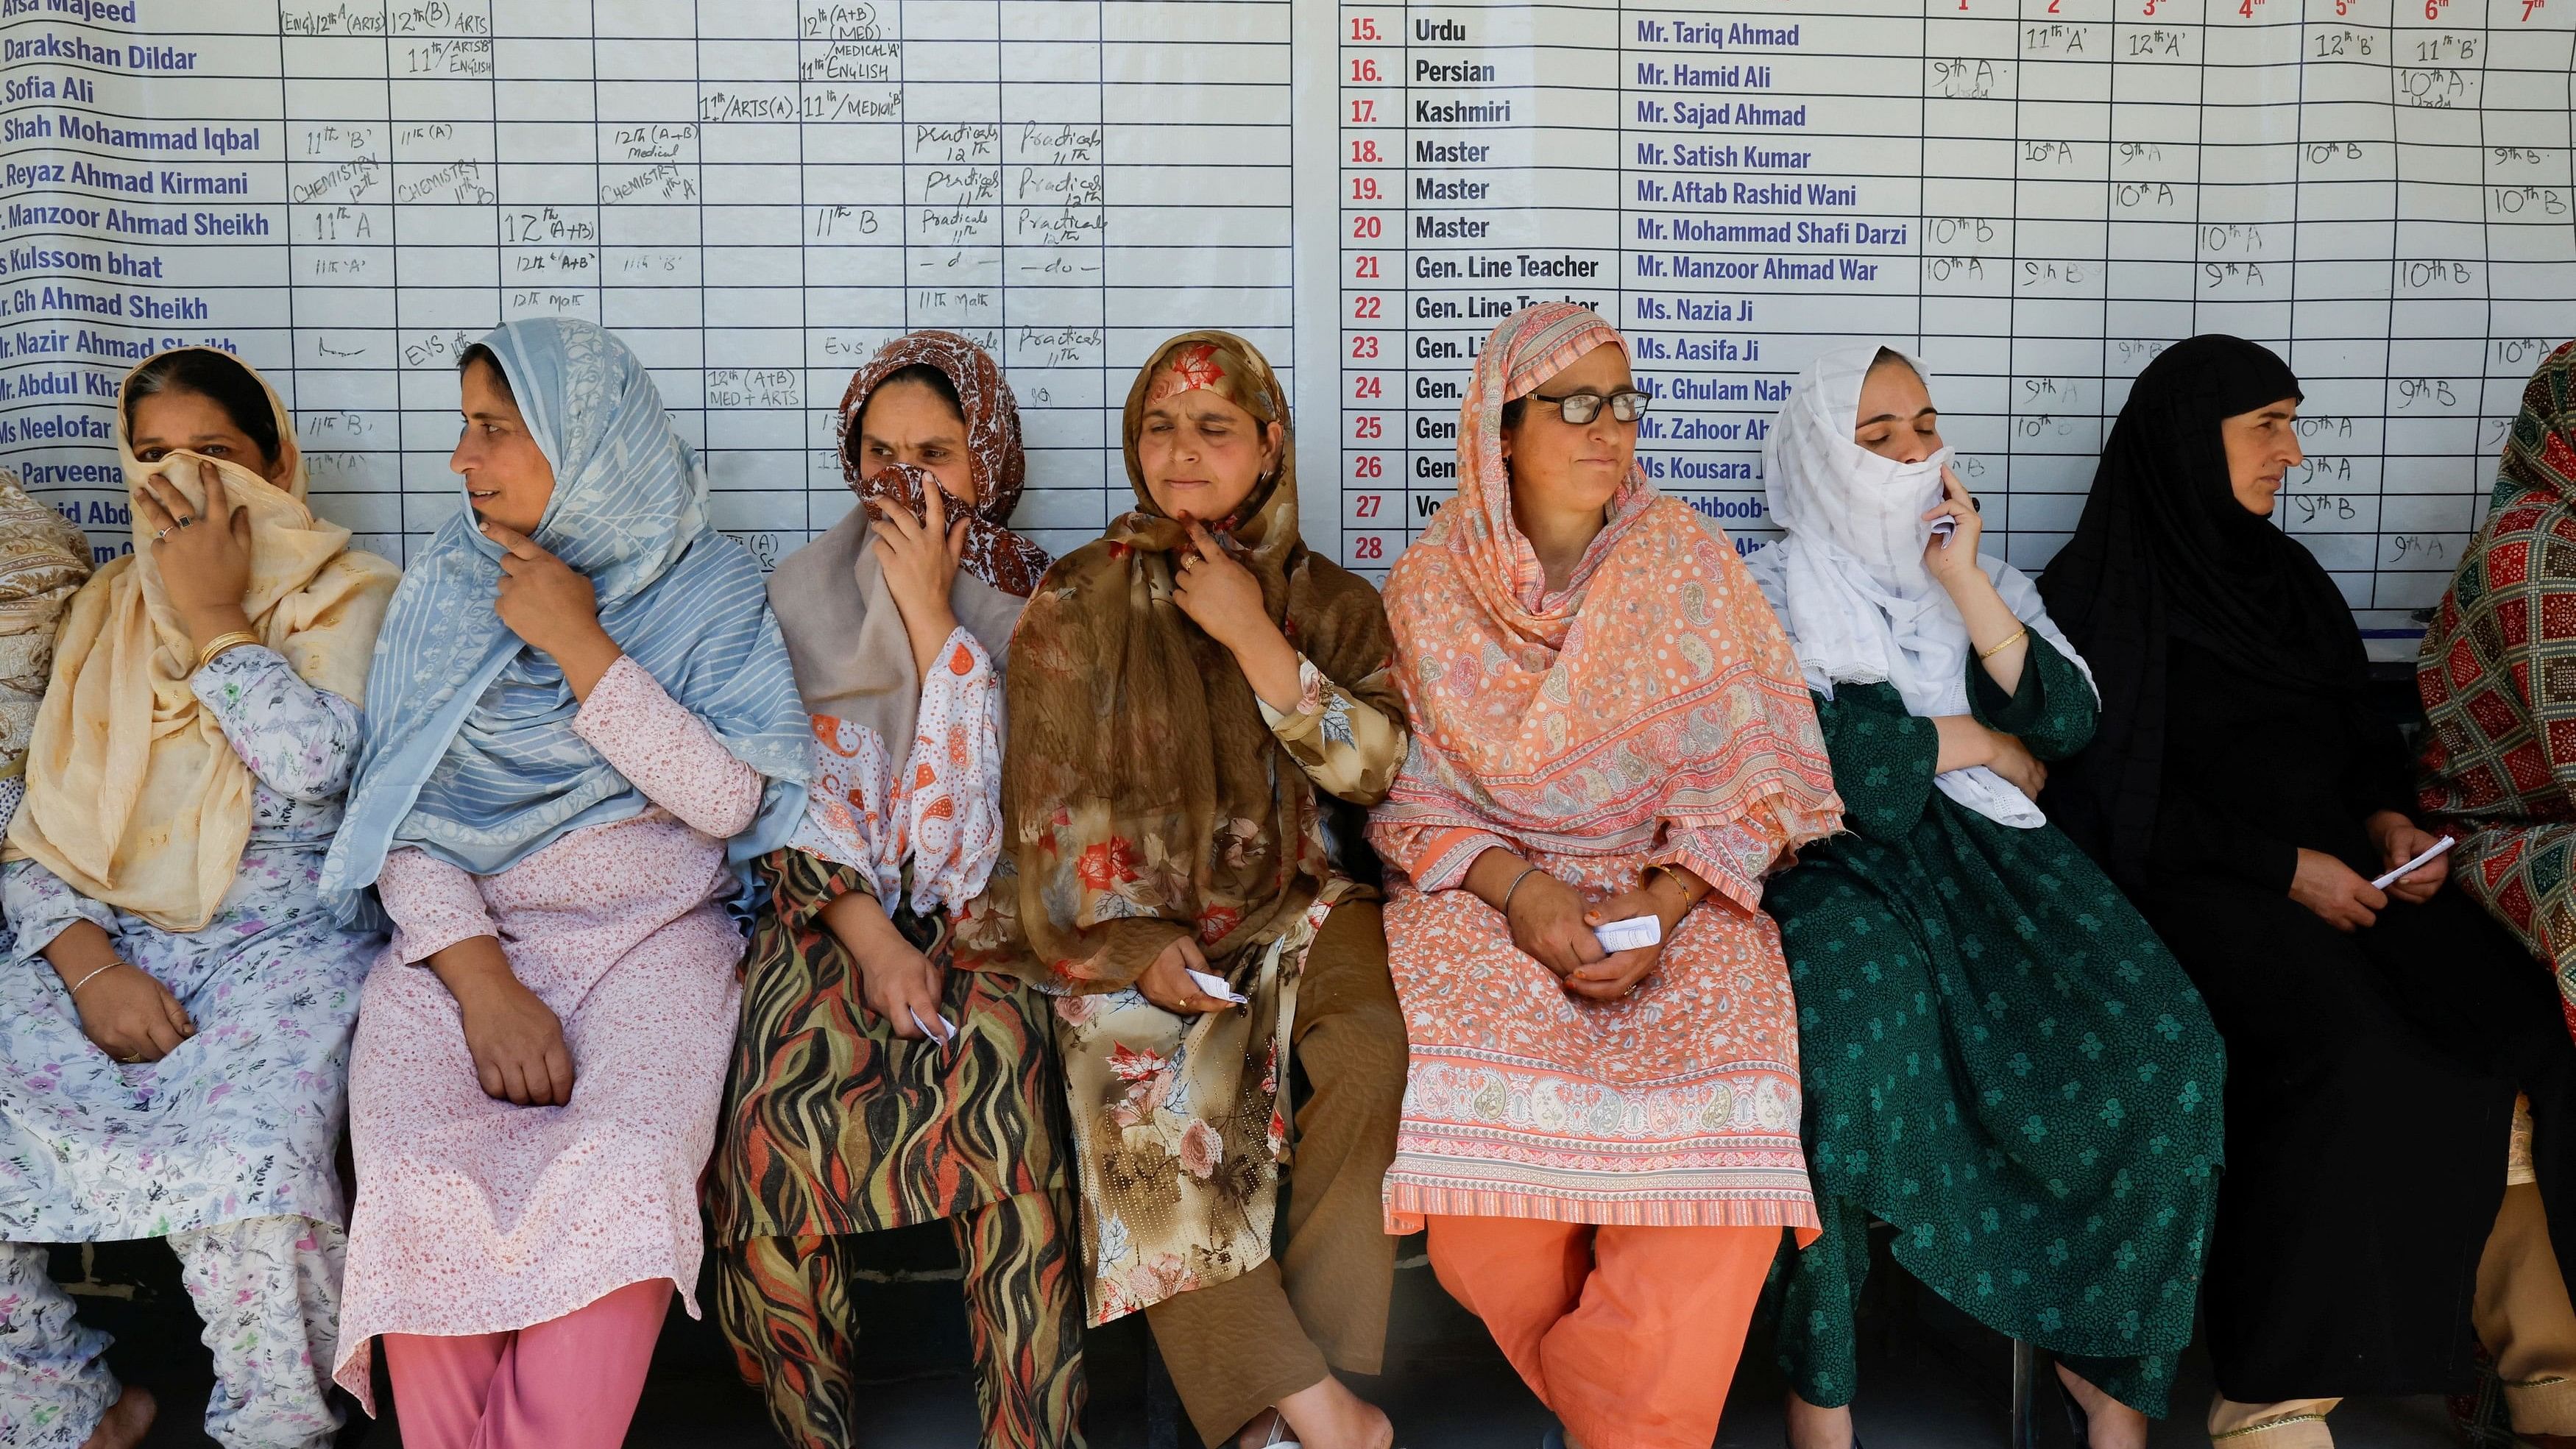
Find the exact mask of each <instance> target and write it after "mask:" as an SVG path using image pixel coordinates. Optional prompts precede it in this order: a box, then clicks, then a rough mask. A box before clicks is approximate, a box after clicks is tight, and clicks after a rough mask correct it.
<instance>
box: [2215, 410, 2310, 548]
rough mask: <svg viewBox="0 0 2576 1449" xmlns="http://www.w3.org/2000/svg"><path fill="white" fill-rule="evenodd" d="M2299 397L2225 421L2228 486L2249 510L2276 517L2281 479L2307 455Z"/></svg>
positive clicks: (2222, 424)
mask: <svg viewBox="0 0 2576 1449" xmlns="http://www.w3.org/2000/svg"><path fill="white" fill-rule="evenodd" d="M2298 420H2299V400H2298V399H2297V398H2294V397H2285V398H2283V399H2281V400H2280V401H2279V402H2276V403H2271V404H2268V405H2266V406H2263V407H2259V408H2256V409H2255V410H2254V411H2252V412H2250V413H2238V414H2237V415H2236V416H2234V417H2232V418H2227V419H2224V420H2222V421H2221V422H2220V423H2219V425H2218V436H2219V438H2220V440H2221V441H2223V442H2225V443H2226V444H2227V486H2228V488H2229V489H2230V490H2232V491H2233V492H2234V493H2235V494H2236V501H2237V502H2238V503H2240V504H2242V505H2244V508H2245V511H2246V512H2248V513H2251V514H2254V515H2256V516H2257V517H2261V518H2269V517H2271V516H2272V505H2273V502H2274V500H2276V499H2277V498H2279V497H2280V494H2281V480H2282V479H2283V478H2285V477H2287V476H2288V475H2289V472H2290V470H2291V469H2292V468H2295V467H2297V466H2299V464H2300V463H2301V462H2303V461H2304V460H2305V459H2306V458H2307V454H2305V453H2302V452H2300V451H2299V426H2298Z"/></svg>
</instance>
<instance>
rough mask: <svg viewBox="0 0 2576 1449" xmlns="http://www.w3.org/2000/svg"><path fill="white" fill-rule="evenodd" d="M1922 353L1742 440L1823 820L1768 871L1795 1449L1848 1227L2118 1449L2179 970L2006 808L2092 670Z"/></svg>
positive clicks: (2165, 1298) (1845, 1330)
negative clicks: (1827, 795) (2031, 574)
mask: <svg viewBox="0 0 2576 1449" xmlns="http://www.w3.org/2000/svg"><path fill="white" fill-rule="evenodd" d="M1949 456H1950V453H1949V449H1948V448H1946V447H1944V446H1943V445H1942V441H1941V431H1940V415H1939V414H1938V413H1937V412H1936V411H1934V409H1933V407H1932V397H1931V393H1930V392H1929V390H1928V389H1927V388H1926V386H1925V384H1924V374H1923V372H1922V369H1921V367H1920V366H1919V365H1918V364H1916V363H1915V362H1913V361H1912V360H1911V359H1909V358H1907V357H1905V356H1904V355H1903V354H1901V353H1898V352H1895V351H1893V350H1891V349H1887V348H1881V347H1875V346H1864V347H1858V348H1852V349H1848V350H1845V351H1840V352H1832V353H1828V354H1826V355H1825V356H1824V357H1822V358H1819V359H1818V360H1817V362H1816V364H1815V365H1814V366H1813V367H1811V368H1810V369H1808V372H1807V374H1806V376H1805V377H1804V378H1802V379H1800V381H1799V383H1798V386H1797V388H1796V390H1795V391H1793V392H1792V393H1791V394H1790V397H1789V403H1788V406H1787V407H1786V408H1785V409H1783V410H1782V413H1781V416H1780V422H1779V425H1778V426H1777V427H1776V428H1774V429H1773V430H1772V433H1771V436H1770V438H1769V440H1768V441H1767V442H1766V443H1765V445H1764V448H1763V479H1764V481H1765V484H1766V486H1767V487H1768V489H1769V493H1770V506H1771V516H1772V518H1773V520H1774V521H1775V522H1777V523H1778V524H1779V526H1780V527H1781V528H1782V529H1783V530H1785V531H1786V533H1787V535H1788V536H1787V537H1786V538H1785V539H1783V540H1782V541H1781V542H1779V543H1777V544H1774V545H1772V546H1771V547H1770V548H1767V549H1765V550H1763V551H1762V552H1761V553H1759V554H1756V555H1754V557H1753V559H1752V560H1751V564H1752V569H1753V575H1754V577H1755V578H1756V579H1758V580H1760V581H1761V583H1762V586H1763V590H1764V592H1765V593H1767V594H1768V595H1769V596H1770V598H1771V601H1772V603H1773V605H1774V606H1775V607H1777V608H1778V609H1779V611H1780V616H1781V618H1782V619H1783V620H1784V621H1785V622H1786V623H1787V625H1788V628H1789V634H1790V638H1791V639H1792V640H1793V641H1794V647H1795V648H1796V650H1797V654H1798V664H1799V667H1800V668H1801V669H1802V670H1803V672H1804V673H1805V675H1806V681H1807V685H1808V687H1809V688H1811V689H1813V690H1814V691H1815V693H1816V698H1817V701H1818V702H1817V705H1816V712H1817V714H1818V716H1819V717H1820V718H1821V719H1822V720H1823V722H1824V730H1825V739H1826V742H1827V743H1828V744H1829V745H1830V746H1831V748H1832V750H1833V758H1834V777H1835V779H1836V781H1837V782H1838V783H1839V784H1840V785H1841V787H1842V790H1843V800H1844V804H1845V805H1846V806H1847V807H1848V809H1849V812H1850V813H1849V815H1848V817H1847V819H1848V821H1849V823H1850V826H1851V832H1850V833H1849V834H1847V835H1842V836H1838V837H1836V838H1835V839H1833V840H1830V841H1827V842H1825V843H1824V844H1821V845H1819V846H1817V847H1815V848H1814V849H1812V850H1810V851H1808V852H1806V854H1805V856H1804V858H1803V859H1801V861H1800V862H1799V864H1798V867H1797V868H1796V869H1794V870H1790V871H1787V872H1784V873H1783V874H1781V875H1780V876H1779V877H1778V878H1777V879H1776V880H1774V881H1773V882H1772V885H1771V895H1770V905H1771V909H1772V912H1773V914H1775V915H1776V916H1777V917H1778V918H1779V921H1780V930H1781V933H1782V936H1783V938H1784V939H1785V942H1786V944H1787V948H1788V954H1789V972H1790V978H1791V979H1792V980H1793V981H1794V982H1795V983H1796V985H1797V992H1798V1033H1799V1039H1800V1041H1801V1043H1802V1044H1803V1045H1804V1047H1805V1048H1806V1062H1807V1066H1806V1082H1805V1084H1806V1126H1805V1137H1806V1146H1807V1162H1808V1167H1809V1170H1810V1171H1811V1172H1812V1173H1813V1174H1814V1178H1815V1188H1816V1198H1817V1202H1818V1205H1819V1207H1820V1208H1821V1210H1822V1213H1823V1216H1824V1229H1825V1232H1824V1237H1823V1238H1822V1239H1820V1240H1819V1241H1817V1242H1815V1243H1813V1244H1811V1245H1809V1246H1808V1247H1807V1248H1806V1249H1805V1250H1804V1251H1803V1252H1800V1253H1798V1254H1796V1255H1795V1257H1794V1259H1793V1260H1792V1261H1791V1262H1790V1263H1789V1264H1788V1265H1787V1267H1788V1271H1787V1273H1786V1274H1785V1275H1784V1277H1783V1280H1782V1284H1781V1288H1782V1304H1781V1308H1782V1311H1781V1312H1780V1314H1779V1339H1778V1343H1779V1352H1780V1363H1781V1367H1782V1369H1783V1370H1784V1371H1785V1372H1786V1373H1787V1374H1788V1376H1789V1384H1790V1390H1791V1392H1790V1399H1789V1415H1788V1418H1789V1439H1790V1443H1791V1444H1792V1445H1793V1446H1794V1449H1843V1446H1844V1445H1847V1444H1850V1443H1851V1442H1852V1422H1851V1410H1850V1407H1849V1406H1850V1404H1851V1402H1852V1396H1853V1394H1854V1392H1855V1390H1856V1388H1857V1384H1856V1382H1855V1373H1854V1368H1853V1357H1852V1309H1853V1304H1854V1301H1855V1300H1856V1299H1857V1298H1858V1296H1859V1293H1860V1287H1861V1283H1862V1281H1863V1279H1865V1278H1866V1277H1867V1275H1868V1273H1869V1237H1868V1234H1869V1225H1870V1222H1871V1220H1872V1219H1876V1220H1878V1221H1880V1222H1884V1223H1888V1224H1890V1225H1892V1226H1894V1227H1895V1229H1896V1243H1895V1251H1896V1259H1897V1261H1898V1262H1900V1263H1903V1264H1904V1265H1905V1267H1906V1269H1907V1271H1909V1272H1911V1273H1912V1274H1913V1275H1914V1276H1915V1277H1916V1278H1918V1279H1920V1280H1921V1281H1922V1282H1924V1283H1927V1284H1929V1285H1931V1287H1932V1289H1933V1291H1935V1292H1937V1293H1939V1294H1940V1295H1941V1296H1942V1297H1944V1298H1947V1299H1949V1300H1950V1301H1951V1302H1952V1303H1954V1304H1956V1305H1957V1306H1958V1307H1959V1308H1961V1309H1962V1310H1964V1311H1965V1312H1967V1313H1968V1314H1969V1315H1970V1316H1972V1317H1974V1318H1976V1319H1977V1320H1978V1321H1979V1322H1982V1323H1984V1324H1987V1325H1988V1326H1990V1327H1992V1328H1994V1329H1995V1330H1996V1331H1998V1332H2000V1333H2004V1334H2008V1335H2011V1336H2013V1337H2016V1338H2020V1339H2024V1340H2026V1341H2029V1342H2032V1343H2036V1344H2038V1345H2040V1346H2041V1347H2043V1348H2046V1349H2049V1350H2051V1351H2052V1352H2054V1353H2055V1354H2056V1355H2057V1359H2058V1368H2057V1374H2058V1380H2059V1383H2060V1386H2061V1389H2062V1391H2063V1392H2064V1393H2065V1394H2066V1395H2067V1396H2068V1397H2067V1400H2066V1402H2067V1404H2068V1405H2069V1407H2070V1411H2071V1412H2070V1417H2071V1418H2072V1419H2073V1421H2074V1423H2075V1430H2076V1438H2077V1441H2078V1442H2079V1443H2088V1442H2089V1443H2090V1444H2091V1445H2092V1446H2093V1449H2140V1446H2143V1445H2144V1444H2145V1443H2146V1433H2147V1424H2146V1417H2145V1416H2147V1415H2157V1416H2161V1415H2162V1414H2163V1413H2164V1410H2165V1396H2166V1391H2167V1390H2168V1389H2169V1388H2170V1387H2171V1386H2172V1381H2173V1368H2174V1356H2175V1355H2176V1354H2177V1353H2178V1352H2180V1351H2181V1349H2182V1347H2183V1345H2184V1344H2186V1343H2188V1342H2189V1341H2190V1339H2191V1327H2192V1301H2193V1297H2194V1293H2195V1290H2196V1289H2197V1288H2198V1286H2199V1282H2200V1264H2201V1252H2202V1246H2203V1244H2204V1242H2205V1240H2206V1238H2207V1235H2208V1229H2209V1221H2210V1212H2211V1206H2212V1203H2213V1202H2214V1201H2215V1194H2216V1190H2217V1183H2216V1181H2215V1179H2214V1174H2213V1172H2212V1169H2213V1168H2214V1167H2215V1166H2216V1165H2217V1163H2218V1159H2219V1146H2220V1140H2219V1139H2220V1118H2219V1101H2218V1098H2219V1084H2220V1078H2221V1076H2222V1074H2223V1073H2224V1070H2225V1063H2224V1060H2223V1058H2222V1056H2221V1050H2222V1049H2221V1047H2220V1044H2219V1040H2218V1035H2217V1032H2216V1030H2215V1028H2213V1027H2212V1026H2211V1025H2210V1021H2209V1013H2208V1011H2207V1010H2206V1009H2205V1008H2204V1007H2203V1006H2202V1005H2201V1001H2200V997H2199V996H2198V994H2196V993H2195V992H2194V991H2193V989H2192V985H2191V981H2190V979H2189V978H2188V977H2186V976H2185V975H2184V974H2183V971H2182V968H2181V967H2180V966H2179V965H2177V964H2176V963H2175V961H2174V959H2173V957H2172V956H2171V955H2170V954H2169V953H2167V952H2166V950H2165V948H2164V946H2163V945H2162V944H2161V943H2159V942H2158V941H2157V939H2156V935H2155V932H2154V931H2152V930H2150V929H2149V928H2148V926H2147V923H2146V921H2145V920H2144V919H2143V918H2141V917H2140V916H2139V914H2138V913H2137V911H2136V910H2135V909H2133V908H2132V907H2131V906H2130V905H2129V903H2128V902H2127V901H2126V900H2125V899H2123V898H2122V897H2121V895H2120V893H2119V892H2118V891H2117V890H2115V889H2113V888H2112V885H2111V882H2110V881H2109V879H2107V878H2106V877H2105V876H2104V875H2103V874H2102V872H2101V870H2100V869H2098V868H2097V867H2096V866H2095V865H2094V864H2093V862H2092V861H2091V860H2090V859H2089V858H2087V857H2086V856H2085V855H2083V854H2082V853H2081V852H2080V851H2078V850H2077V849H2076V848H2075V846H2074V843H2073V842H2071V841H2069V840H2068V839H2067V838H2066V837H2065V836H2064V835H2063V834H2061V833H2059V832H2058V830H2057V828H2056V827H2055V826H2052V825H2051V824H2049V823H2048V818H2047V817H2046V816H2045V815H2043V814H2041V813H2040V810H2039V807H2038V806H2037V805H2035V804H2033V803H2032V801H2033V800H2034V799H2036V798H2037V797H2038V795H2039V792H2040V786H2041V784H2042V782H2043V781H2045V780H2046V778H2047V774H2048V771H2047V767H2046V765H2044V764H2043V763H2042V761H2046V760H2054V759H2060V758H2063V757H2064V756H2066V755H2069V754H2072V753H2073V752H2074V751H2076V750H2078V749H2081V748H2082V747H2083V746H2084V743H2085V741H2087V740H2088V739H2090V738H2091V737H2092V734H2093V721H2094V715H2095V712H2096V708H2097V706H2096V702H2095V696H2094V692H2093V683H2092V679H2091V676H2090V675H2089V674H2088V673H2087V672H2086V669H2085V665H2084V661H2083V660H2081V659H2079V658H2077V657H2076V654H2075V649H2074V646H2072V645H2070V644H2068V643H2067V642H2066V638H2065V636H2064V635H2062V634H2060V633H2059V632H2058V630H2057V626H2056V625H2055V624H2053V623H2051V622H2050V621H2049V618H2048V611H2047V610H2046V609H2045V608H2043V607H2042V606H2041V604H2040V600H2039V594H2038V591H2037V590H2036V589H2035V588H2033V587H2032V585H2031V582H2030V580H2028V579H2026V578H2024V577H2023V576H2022V575H2021V574H2020V572H2018V571H2017V570H2015V569H2013V568H2012V567H2011V566H2009V565H2007V564H2005V563H2004V562H2003V561H2002V560H2000V559H1996V558H1989V557H1983V556H1981V555H1980V554H1979V553H1978V552H1977V544H1978V541H1979V538H1980V535H1981V533H1982V530H1981V528H1980V527H1979V520H1978V517H1977V511H1976V507H1975V503H1974V500H1972V499H1971V498H1970V497H1969V496H1968V493H1967V490H1966V489H1964V488H1962V487H1961V486H1960V484H1959V479H1958V477H1957V475H1956V474H1954V473H1953V472H1952V471H1951V470H1950V467H1949Z"/></svg>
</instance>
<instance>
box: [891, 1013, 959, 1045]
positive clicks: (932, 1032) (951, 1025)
mask: <svg viewBox="0 0 2576 1449" xmlns="http://www.w3.org/2000/svg"><path fill="white" fill-rule="evenodd" d="M903 1014H904V1015H906V1016H908V1017H911V1018H912V1024H913V1026H914V1028H915V1029H916V1030H918V1031H919V1032H920V1033H921V1034H922V1035H923V1036H926V1037H928V1038H930V1039H931V1040H932V1041H935V1042H937V1043H939V1044H940V1045H941V1046H946V1045H948V1044H949V1043H950V1042H953V1041H955V1040H957V1023H955V1022H953V1021H950V1020H949V1019H948V1018H947V1017H944V1016H933V1017H932V1018H931V1020H932V1021H936V1022H938V1023H939V1025H938V1026H936V1027H934V1026H932V1025H931V1024H930V1022H928V1021H923V1020H922V1019H921V1013H920V1012H918V1011H915V1010H913V1009H912V1008H911V1007H909V1006H907V1007H905V1008H904V1009H903Z"/></svg>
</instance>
